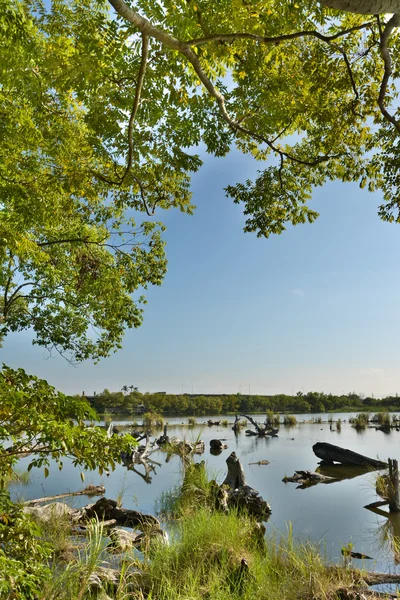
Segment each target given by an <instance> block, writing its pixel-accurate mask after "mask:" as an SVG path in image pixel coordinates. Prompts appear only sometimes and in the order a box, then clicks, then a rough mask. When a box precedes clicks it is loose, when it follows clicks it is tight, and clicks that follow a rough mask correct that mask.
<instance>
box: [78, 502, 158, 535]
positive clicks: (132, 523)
mask: <svg viewBox="0 0 400 600" xmlns="http://www.w3.org/2000/svg"><path fill="white" fill-rule="evenodd" d="M93 518H97V519H98V520H99V521H109V520H110V519H115V521H116V522H117V524H118V525H122V526H124V527H131V528H132V529H140V530H141V529H142V528H143V527H149V526H151V527H155V528H157V529H161V526H160V521H159V520H158V519H156V517H153V515H146V514H143V513H141V512H138V511H136V510H130V509H128V508H120V507H119V506H118V505H117V502H116V501H115V500H109V499H108V498H100V500H97V502H96V503H95V504H92V505H89V506H85V507H84V508H82V509H81V518H80V520H81V521H83V522H85V521H87V520H89V519H93Z"/></svg>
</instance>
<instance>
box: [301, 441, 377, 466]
mask: <svg viewBox="0 0 400 600" xmlns="http://www.w3.org/2000/svg"><path fill="white" fill-rule="evenodd" d="M312 448H313V451H314V454H315V455H316V456H317V457H318V458H321V459H322V460H323V461H324V463H328V464H329V463H334V462H339V463H342V464H346V465H357V466H368V467H371V468H373V469H385V468H387V466H388V465H387V463H385V462H382V461H381V460H376V459H374V458H368V456H363V455H362V454H357V452H353V451H352V450H348V449H346V448H340V447H339V446H335V445H334V444H328V443H327V442H317V443H316V444H314V446H313V447H312Z"/></svg>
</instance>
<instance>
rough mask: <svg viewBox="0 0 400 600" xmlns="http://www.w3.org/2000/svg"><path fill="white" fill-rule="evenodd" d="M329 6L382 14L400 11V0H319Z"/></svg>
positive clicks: (359, 13) (364, 13)
mask: <svg viewBox="0 0 400 600" xmlns="http://www.w3.org/2000/svg"><path fill="white" fill-rule="evenodd" d="M319 3H320V4H323V5H324V6H327V7H328V8H335V9H336V10H342V11H344V12H352V13H356V14H358V15H382V14H384V13H391V14H392V13H397V12H400V0H319Z"/></svg>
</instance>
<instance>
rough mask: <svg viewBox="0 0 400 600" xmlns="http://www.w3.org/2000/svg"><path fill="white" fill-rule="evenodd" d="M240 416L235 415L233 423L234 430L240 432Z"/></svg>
mask: <svg viewBox="0 0 400 600" xmlns="http://www.w3.org/2000/svg"><path fill="white" fill-rule="evenodd" d="M239 423H240V417H239V416H238V415H235V422H234V424H233V427H232V430H233V431H234V433H235V434H236V433H239V431H240V425H239Z"/></svg>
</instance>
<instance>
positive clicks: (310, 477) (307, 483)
mask: <svg viewBox="0 0 400 600" xmlns="http://www.w3.org/2000/svg"><path fill="white" fill-rule="evenodd" d="M282 481H283V482H284V483H288V482H291V483H298V484H299V485H298V486H297V487H298V488H299V489H305V488H307V487H311V486H312V485H316V484H317V483H334V482H335V481H338V480H337V479H333V477H327V476H326V475H321V474H320V473H315V472H314V471H295V473H294V475H292V477H284V478H283V479H282Z"/></svg>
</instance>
